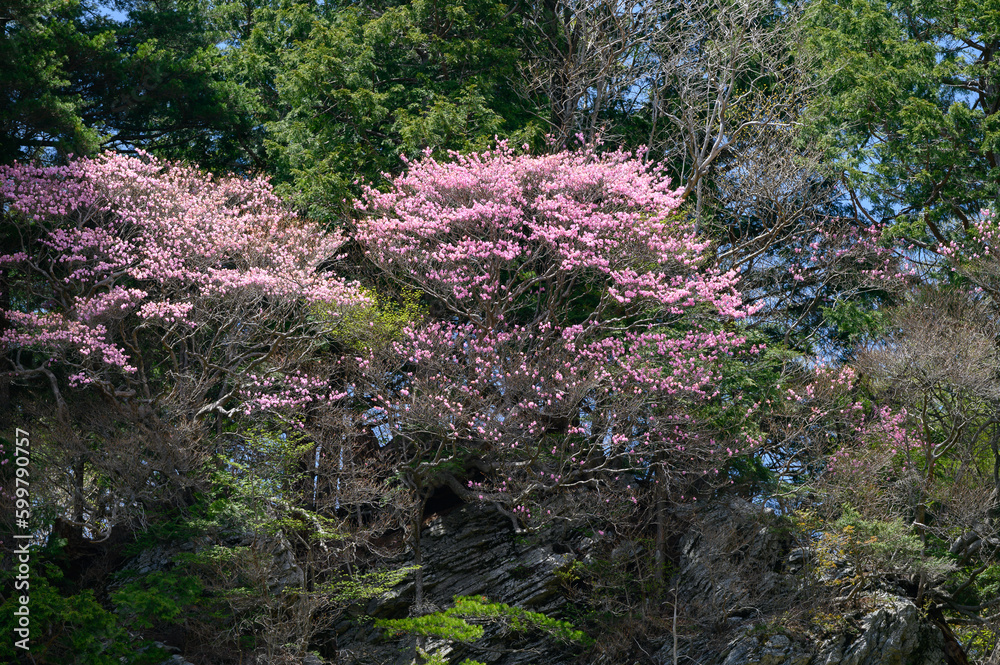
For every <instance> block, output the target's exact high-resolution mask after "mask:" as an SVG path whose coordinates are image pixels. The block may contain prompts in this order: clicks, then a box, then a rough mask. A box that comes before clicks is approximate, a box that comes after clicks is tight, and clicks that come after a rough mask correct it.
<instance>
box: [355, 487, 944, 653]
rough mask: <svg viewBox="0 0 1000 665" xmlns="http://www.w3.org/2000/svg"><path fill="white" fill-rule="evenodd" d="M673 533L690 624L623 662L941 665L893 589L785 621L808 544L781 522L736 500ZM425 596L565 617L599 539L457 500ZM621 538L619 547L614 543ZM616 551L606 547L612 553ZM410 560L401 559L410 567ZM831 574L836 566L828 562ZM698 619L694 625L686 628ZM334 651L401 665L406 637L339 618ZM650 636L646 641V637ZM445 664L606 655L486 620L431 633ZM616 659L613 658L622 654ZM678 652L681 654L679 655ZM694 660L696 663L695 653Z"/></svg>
mask: <svg viewBox="0 0 1000 665" xmlns="http://www.w3.org/2000/svg"><path fill="white" fill-rule="evenodd" d="M690 523H691V524H692V525H693V526H692V527H691V528H690V529H689V531H688V532H686V533H685V534H683V536H682V537H681V538H680V541H679V542H680V545H679V552H678V554H679V564H680V565H679V567H678V568H679V573H678V576H677V579H678V598H679V599H680V603H681V604H680V606H679V607H680V611H681V614H682V615H683V617H684V619H685V621H684V625H685V626H687V628H685V629H684V630H683V631H682V632H683V634H680V635H678V640H677V646H676V653H675V644H674V639H673V635H671V634H669V633H667V632H665V633H664V634H663V635H662V636H661V637H660V638H659V639H658V640H656V643H655V644H654V648H653V649H652V650H650V649H649V648H644V647H643V645H639V644H636V648H635V650H634V653H632V654H630V656H629V661H628V662H629V663H636V664H639V663H642V664H645V663H655V665H672V664H673V663H674V662H698V663H702V664H704V665H939V664H944V663H947V659H946V657H945V655H944V647H943V638H942V635H941V632H940V630H939V629H938V628H937V627H936V626H934V625H933V624H932V623H930V622H929V621H928V620H927V619H926V617H925V616H922V613H921V612H920V610H919V609H918V608H917V607H916V606H915V605H914V604H913V602H912V601H910V600H909V599H907V598H904V597H902V596H901V595H895V594H893V593H888V592H879V593H877V594H872V595H870V596H869V601H868V606H867V608H866V609H863V610H853V616H852V617H851V621H850V622H845V623H844V628H843V631H842V632H840V633H835V634H832V635H826V636H825V637H823V638H822V639H819V638H817V637H816V636H815V635H809V634H803V633H801V632H796V631H794V630H790V631H785V630H784V628H783V627H782V626H781V622H780V619H776V618H775V617H780V616H781V614H782V612H783V611H784V610H790V609H793V608H792V607H782V603H787V602H795V601H796V599H797V598H798V599H800V600H801V598H802V589H803V588H804V585H803V578H802V575H801V568H802V566H803V565H804V564H803V560H804V559H805V558H807V557H808V556H809V553H808V551H806V550H803V549H802V548H799V549H791V548H790V542H789V541H788V540H787V539H786V538H785V537H783V535H782V531H781V528H780V524H779V521H778V520H777V519H776V518H775V517H774V516H773V515H772V514H770V513H768V512H767V511H765V510H762V509H760V508H759V507H757V506H754V505H752V504H749V503H747V502H745V501H741V500H733V501H731V502H730V503H728V504H727V505H718V506H715V507H713V508H710V509H708V510H705V511H703V512H701V513H700V514H698V515H697V516H696V519H692V520H691V522H690ZM422 538H423V540H422V547H423V552H424V561H425V565H424V589H425V597H426V598H427V601H428V602H429V603H430V604H431V608H430V609H434V608H437V609H444V608H446V607H448V606H450V604H451V602H452V598H453V597H454V596H457V595H462V596H468V595H483V596H487V597H488V598H489V599H490V600H493V601H497V602H503V603H507V604H509V605H514V606H517V607H522V608H525V609H530V610H533V611H539V612H545V613H547V614H550V615H553V616H556V617H562V616H563V614H564V610H565V609H566V603H567V599H566V597H565V596H564V595H563V591H564V590H565V589H564V588H563V587H562V586H561V583H560V580H559V577H558V576H557V572H559V571H565V570H568V569H569V568H570V567H571V566H572V565H573V563H574V562H576V561H580V562H583V563H586V562H588V561H589V560H590V558H591V556H592V555H593V552H594V551H595V550H596V548H597V547H598V545H599V543H594V542H593V541H592V540H591V539H590V538H588V537H586V536H584V535H582V534H581V533H579V532H577V531H574V530H573V529H571V528H569V527H562V528H558V527H553V528H550V529H549V530H547V531H544V532H542V533H539V534H534V535H532V536H531V537H525V536H524V535H521V534H517V533H515V531H514V529H513V527H512V525H511V523H510V521H509V520H508V519H507V518H506V517H504V516H503V515H501V514H500V513H498V512H496V511H494V510H492V509H491V508H489V507H486V506H479V505H464V506H461V507H459V508H457V509H455V510H453V511H452V512H450V513H448V514H446V515H444V516H441V517H437V518H436V519H434V520H433V521H432V522H431V523H430V524H429V525H427V527H426V528H425V530H424V532H423V536H422ZM622 547H627V545H625V546H619V548H618V549H621V548H622ZM613 556H614V553H612V557H613ZM410 561H411V559H406V558H404V559H400V560H399V562H398V563H399V564H400V565H406V564H407V563H409V562H410ZM833 574H837V573H836V572H834V573H833ZM413 598H414V582H413V581H412V579H411V580H408V581H406V582H404V583H402V584H400V585H399V586H398V587H396V588H395V589H394V590H393V591H392V592H391V593H389V594H386V595H385V596H383V597H381V598H379V599H376V600H373V601H371V602H370V603H369V604H368V606H367V607H366V608H364V609H363V610H362V609H361V608H358V609H356V611H355V612H354V614H355V615H361V614H367V615H369V616H373V617H378V618H401V617H405V616H407V613H408V612H409V608H410V604H411V603H412V601H413ZM694 625H697V626H701V628H699V629H695V630H692V626H694ZM338 632H339V633H340V634H339V643H340V646H341V651H340V653H341V660H342V661H343V662H350V663H359V664H361V663H370V664H373V665H374V664H379V665H388V664H390V663H391V664H392V665H405V664H408V663H410V662H412V660H413V654H414V650H413V640H412V639H410V640H405V639H403V640H396V641H390V642H387V641H386V640H385V639H384V636H383V634H382V631H380V630H379V629H377V628H375V627H374V626H372V625H371V624H370V623H368V624H365V623H364V622H360V623H359V622H357V621H354V620H345V621H343V622H342V623H341V624H340V626H339V627H338ZM648 646H649V645H646V647H648ZM426 647H427V648H428V649H429V650H437V651H438V652H439V653H442V654H444V655H446V656H447V658H448V660H449V662H451V663H461V662H462V661H463V660H464V659H466V658H473V659H475V660H478V661H481V662H484V663H488V664H489V665H527V664H528V663H545V664H551V665H560V664H562V663H567V664H568V663H606V664H607V665H626V664H625V663H624V662H622V663H619V662H615V663H611V661H610V660H608V659H607V657H604V656H602V655H601V653H600V649H599V648H598V649H595V650H593V651H590V650H581V649H573V648H571V647H567V646H566V645H564V644H559V643H555V642H553V641H552V640H549V639H546V638H541V637H535V638H528V637H523V636H519V635H517V634H511V633H503V632H500V631H499V630H496V629H494V630H487V633H486V635H485V637H484V638H483V639H482V640H480V641H479V642H477V643H476V644H474V645H455V644H446V643H434V642H433V641H431V642H429V643H428V644H427V645H426ZM619 657H620V656H619ZM675 657H676V659H677V660H676V661H675ZM692 659H693V661H692Z"/></svg>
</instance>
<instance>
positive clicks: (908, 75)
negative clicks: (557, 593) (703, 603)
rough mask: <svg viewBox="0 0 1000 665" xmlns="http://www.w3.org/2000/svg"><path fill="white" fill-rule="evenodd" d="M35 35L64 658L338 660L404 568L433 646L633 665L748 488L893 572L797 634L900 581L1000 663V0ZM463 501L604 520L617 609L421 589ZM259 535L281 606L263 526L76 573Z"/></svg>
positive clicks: (463, 11)
mask: <svg viewBox="0 0 1000 665" xmlns="http://www.w3.org/2000/svg"><path fill="white" fill-rule="evenodd" d="M0 20H2V21H3V33H2V37H0V39H2V47H0V53H2V58H3V63H2V64H3V66H2V67H0V90H2V91H3V92H2V98H3V99H4V104H3V106H2V108H0V162H2V164H4V166H3V170H2V171H0V178H2V182H0V190H2V195H3V197H4V207H3V209H2V213H0V214H2V215H3V225H2V231H0V243H2V247H0V253H2V256H0V343H2V344H3V348H2V352H3V357H2V362H3V368H2V369H3V374H2V375H0V419H2V423H3V428H2V429H3V431H2V432H0V436H2V437H3V438H2V439H0V444H2V446H3V449H2V451H0V458H2V459H0V479H2V480H3V488H4V490H3V491H4V494H3V495H2V505H3V513H2V515H0V522H2V523H4V524H5V531H7V532H9V533H11V534H13V533H14V532H16V531H17V528H15V527H16V526H17V525H16V524H15V522H14V516H15V515H16V514H17V512H16V511H17V510H18V509H19V504H18V500H19V499H24V500H25V501H27V502H28V506H29V510H28V512H29V513H30V519H31V525H30V531H31V532H32V533H35V534H37V538H36V540H37V542H35V550H34V551H35V554H34V555H33V561H34V562H35V563H34V564H33V566H34V567H33V578H32V582H31V584H32V587H31V588H32V599H33V602H34V603H35V604H34V605H33V606H32V613H33V621H34V622H35V623H34V624H33V626H34V627H35V628H34V629H35V630H37V631H38V633H37V634H38V635H40V636H44V637H40V638H39V640H38V642H35V643H34V644H35V647H34V650H33V652H32V657H33V658H34V660H33V661H31V662H38V663H43V662H44V663H48V662H80V663H104V662H108V663H111V662H123V661H121V660H120V659H121V658H125V659H126V661H127V662H158V661H157V660H156V659H157V658H160V657H161V656H162V655H163V654H162V653H159V652H158V651H157V650H156V649H155V648H150V646H149V645H150V642H149V640H150V639H151V636H156V635H162V634H167V633H168V632H169V631H170V630H175V629H176V628H177V626H183V630H184V631H185V634H187V635H188V636H189V637H188V638H186V639H189V640H190V641H191V643H192V644H199V645H201V646H199V647H197V648H195V650H194V651H192V653H193V654H198V655H200V656H201V657H204V658H205V659H207V660H206V661H205V662H229V660H232V662H244V661H245V660H246V659H247V658H250V657H255V658H258V659H259V662H268V663H274V662H281V659H283V658H284V659H287V660H288V662H301V659H302V658H303V657H305V654H307V653H309V652H316V653H320V655H321V656H323V657H327V658H332V657H333V656H334V655H335V654H334V653H332V652H330V653H327V652H328V651H330V649H331V648H330V647H328V646H324V643H323V641H322V636H323V635H324V631H327V629H328V627H329V625H330V624H331V623H332V622H333V621H334V620H335V619H337V620H339V617H342V616H344V613H345V612H347V610H348V608H350V607H351V606H352V603H356V602H357V601H358V599H359V598H368V597H372V596H374V595H377V594H378V593H379V592H381V591H383V590H384V589H385V588H387V587H389V586H391V585H392V584H394V583H395V582H396V581H398V580H399V579H402V578H403V577H405V576H412V577H415V579H416V589H417V591H416V596H415V598H414V601H413V609H412V610H411V617H410V618H409V619H407V620H402V621H401V622H398V623H396V624H391V625H390V626H389V627H390V628H392V629H393V630H400V631H404V632H405V631H409V632H411V633H414V634H417V635H421V636H422V637H421V638H420V639H418V640H417V642H416V645H415V647H416V648H417V649H418V650H419V649H422V648H423V646H425V642H424V641H423V640H424V639H425V638H426V637H427V636H439V637H440V636H442V635H444V636H446V637H448V638H449V639H455V640H459V641H461V640H466V641H474V639H475V638H476V637H477V634H476V631H475V630H473V628H475V627H476V626H478V624H479V623H483V622H489V621H498V620H499V621H501V622H505V625H507V626H508V627H510V626H511V625H522V626H523V625H524V624H527V625H529V626H531V627H532V629H533V630H540V631H543V632H544V631H548V632H550V633H551V634H552V635H553V636H554V637H553V639H566V640H567V641H568V642H570V643H573V644H575V646H573V647H569V646H568V647H567V649H570V648H572V649H578V650H580V652H581V654H583V655H582V656H581V657H582V658H584V659H588V658H589V659H594V658H596V657H598V655H600V654H604V655H605V656H608V657H612V658H613V657H614V656H613V654H614V649H616V648H625V647H623V646H622V642H626V643H627V642H628V641H629V640H630V639H633V638H634V639H635V640H636V643H637V644H641V643H642V640H644V639H645V637H646V636H647V635H650V634H653V633H656V632H658V631H659V632H660V633H663V632H664V631H666V632H670V631H674V632H676V630H677V616H678V614H680V615H681V617H682V623H683V619H684V611H685V610H684V607H683V604H682V603H678V601H677V598H676V595H673V594H672V590H676V585H677V580H676V578H675V574H676V568H675V564H676V562H677V552H676V551H675V548H676V538H675V535H676V534H677V533H679V532H681V531H682V530H683V529H684V528H685V527H684V525H685V524H690V522H691V520H694V519H696V518H695V517H692V515H695V514H696V512H697V511H696V509H695V504H698V503H699V502H700V503H701V504H702V505H706V504H711V503H713V502H719V501H724V500H728V499H730V498H732V497H742V498H744V499H746V500H748V501H749V502H751V503H752V504H754V505H758V506H766V507H768V508H770V509H771V510H773V512H774V513H775V514H777V515H778V516H779V517H780V518H781V519H783V520H784V521H785V523H786V524H787V527H788V533H789V534H791V535H790V536H789V537H790V538H792V539H793V540H794V541H795V542H798V543H800V544H802V545H808V546H811V547H816V548H817V551H821V552H827V553H828V555H829V558H830V559H831V560H833V559H838V560H839V559H846V560H849V561H850V562H851V567H852V570H853V571H854V574H853V575H852V576H850V577H849V578H847V579H844V578H841V579H840V580H838V581H836V582H835V583H833V582H829V580H827V581H822V580H821V577H822V575H820V574H819V573H816V577H815V579H812V580H811V582H810V583H811V584H813V587H811V588H813V591H814V592H813V593H812V595H810V596H809V601H808V603H806V602H805V601H801V599H800V600H799V601H796V602H797V603H798V604H797V605H796V604H792V605H790V606H789V607H790V608H792V609H794V610H795V611H794V612H792V614H789V615H786V616H785V618H784V619H783V621H786V622H789V623H795V622H798V623H800V624H803V625H808V624H810V622H812V624H817V622H819V623H822V622H823V621H826V619H821V618H817V617H829V616H838V615H843V614H846V613H847V611H848V610H847V609H846V608H848V607H854V606H856V605H857V604H858V603H863V602H864V599H865V597H866V594H868V593H870V592H873V590H874V589H876V588H878V585H879V584H880V583H881V582H884V581H885V580H891V581H892V582H893V583H894V584H898V585H901V588H903V589H905V590H906V592H907V593H908V594H909V595H910V596H911V597H912V599H913V600H914V602H915V603H917V604H918V605H919V606H920V607H921V608H923V609H924V610H925V611H926V612H927V614H928V616H931V617H933V619H934V620H935V621H937V622H939V623H941V624H943V625H944V626H945V629H946V630H947V631H949V632H951V633H952V634H953V635H954V636H955V643H956V644H959V645H960V646H961V648H962V650H963V652H964V655H965V656H967V657H968V658H969V659H970V662H971V661H980V662H987V659H989V658H990V657H991V656H992V657H993V658H994V659H995V658H997V657H998V653H1000V652H998V651H997V648H998V647H997V644H998V639H1000V623H998V621H1000V614H998V603H1000V600H998V598H1000V559H998V556H1000V554H998V552H1000V550H998V548H1000V537H998V535H1000V534H998V533H997V517H998V511H1000V354H998V348H997V343H998V334H1000V262H998V259H997V256H996V240H997V238H998V236H1000V223H998V221H997V217H996V215H995V214H994V213H993V212H991V211H992V210H993V209H995V208H996V206H997V205H1000V170H998V164H997V147H998V146H997V144H998V142H1000V115H998V111H1000V72H998V70H997V65H996V63H995V60H994V59H995V54H996V51H997V48H998V46H1000V5H998V4H997V3H996V2H993V1H992V0H991V1H989V2H975V3H973V2H966V1H964V0H962V1H960V2H953V1H949V2H943V1H941V2H938V1H935V0H929V1H924V2H916V1H912V2H899V3H884V2H883V3H880V2H871V1H868V0H851V1H848V0H844V1H833V0H816V1H814V2H803V3H794V2H767V1H764V0H704V1H702V2H698V3H689V2H671V1H670V0H651V1H640V0H621V1H619V2H598V1H596V0H594V1H590V2H566V1H563V0H543V1H539V2H531V1H526V2H513V3H502V2H492V1H491V0H471V1H469V2H462V1H460V0H436V1H430V0H413V1H412V2H384V3H383V2H367V1H366V2H355V3H342V4H337V3H310V2H256V1H246V2H228V3H227V2H195V1H192V2H174V1H171V0H168V1H164V2H121V3H115V4H113V5H98V4H94V3H88V2H75V1H73V0H68V1H61V0H56V1H48V0H45V1H38V2H35V1H26V2H9V1H7V0H4V2H3V3H2V4H0ZM212 174H215V175H212ZM219 174H222V175H219ZM268 183H270V184H268ZM539 377H542V380H539ZM545 380H548V381H549V384H548V385H544V384H545ZM15 428H21V429H22V430H23V431H25V432H29V433H30V445H31V467H30V478H31V493H30V499H27V498H26V497H22V496H21V495H19V494H17V492H16V487H15V485H16V482H15V481H16V478H17V473H18V472H17V468H18V467H17V464H16V462H15V460H16V458H17V457H18V452H17V449H18V445H16V444H17V437H15V435H14V432H15ZM445 488H447V491H448V492H449V493H450V494H449V496H453V497H454V498H455V500H458V501H463V502H483V503H486V504H490V505H492V506H493V507H494V508H495V509H496V510H497V511H499V512H500V513H501V514H503V515H506V516H507V517H508V518H509V520H510V522H511V524H512V528H514V529H515V530H516V531H517V532H518V533H519V534H522V535H523V537H526V538H527V537H531V534H534V533H539V532H540V531H541V530H544V529H545V528H546V525H549V524H551V523H553V522H554V521H558V520H561V519H570V520H573V523H574V524H575V525H576V527H575V528H579V529H582V530H584V531H586V532H587V533H588V534H589V536H590V537H592V538H593V539H594V540H595V541H597V542H598V543H599V546H600V548H601V551H602V552H604V553H605V555H606V556H605V557H604V558H599V564H600V565H598V564H594V565H591V566H589V567H587V566H582V567H580V568H575V569H574V570H573V571H571V573H567V579H566V580H565V583H566V584H567V585H569V586H572V587H573V588H574V589H576V591H577V595H576V596H574V598H575V600H574V601H573V602H574V607H575V608H576V613H575V615H574V624H575V628H576V629H580V630H582V631H583V633H576V632H574V629H571V628H569V627H567V625H566V624H563V623H561V621H563V620H565V619H566V618H567V617H565V616H562V617H557V618H546V617H540V616H531V617H527V615H525V614H524V610H518V609H517V608H510V607H506V606H499V605H495V604H494V605H490V604H486V605H482V606H479V605H474V604H470V603H471V601H468V600H466V601H462V602H459V603H458V605H456V607H455V608H452V609H451V610H447V611H444V612H443V611H442V610H441V608H430V607H425V606H424V604H423V598H422V595H421V593H422V592H421V583H420V576H421V573H420V568H419V566H420V564H421V559H420V531H421V525H422V524H423V520H424V518H425V517H426V516H427V507H428V505H431V504H434V502H435V501H440V500H441V497H442V496H443V495H444V492H445ZM435 497H437V499H435ZM233 529H243V530H244V531H248V532H251V533H255V534H265V533H267V534H270V536H271V537H272V538H273V537H278V536H277V534H281V535H280V537H281V538H285V539H287V542H288V544H289V548H290V551H292V552H294V556H295V557H296V560H297V561H298V562H299V564H300V565H301V566H302V568H303V570H305V571H306V572H305V577H304V579H303V580H301V581H300V582H299V583H298V584H297V585H293V586H292V587H286V588H284V589H283V590H280V592H274V590H273V589H272V588H271V587H270V585H269V582H268V575H269V574H271V572H273V571H272V568H273V565H274V561H273V559H274V557H273V556H272V553H271V552H269V551H268V550H267V549H266V548H264V547H262V546H259V545H258V541H257V540H254V542H253V543H252V544H249V545H239V546H233V545H232V544H230V545H228V546H222V545H219V546H216V547H214V548H211V549H208V550H204V551H202V552H200V553H198V554H197V555H194V554H192V555H191V556H190V557H189V558H188V559H186V560H184V561H182V562H178V564H177V565H176V566H175V567H174V568H173V569H171V571H168V572H163V571H160V572H157V573H152V574H149V575H145V576H140V577H136V578H129V580H130V581H128V582H127V583H122V584H119V585H118V586H117V587H115V588H114V589H113V590H109V587H108V580H107V579H105V578H104V577H101V576H98V575H93V574H92V575H90V576H87V575H83V574H82V573H81V571H80V570H79V569H78V568H75V567H74V564H73V563H72V562H73V561H74V558H73V557H74V556H75V552H77V551H83V550H85V549H86V548H87V547H96V546H97V544H100V543H102V542H116V543H118V544H119V545H120V547H121V548H131V549H128V551H129V552H133V553H135V552H138V551H141V549H142V548H143V547H151V546H152V545H154V544H155V543H158V542H169V541H171V540H172V539H173V540H177V539H180V540H184V539H192V538H200V537H207V536H206V534H209V535H210V536H213V537H214V535H217V534H219V533H225V532H228V531H232V530H233ZM266 540H267V539H266V538H262V539H261V540H260V542H264V541H266ZM626 542H627V543H630V545H629V546H630V547H631V548H633V549H631V550H630V551H632V552H634V553H635V556H634V557H631V558H630V559H629V560H628V561H627V562H625V563H623V562H622V561H621V560H617V559H614V558H613V557H612V556H611V553H612V552H613V551H616V548H619V547H620V546H621V544H622V543H626ZM4 547H5V548H6V549H5V550H4V556H5V557H6V558H5V559H4V561H5V564H4V566H3V571H4V574H7V571H13V570H14V566H13V565H7V562H8V561H13V559H12V558H11V556H12V555H11V552H12V550H13V540H12V539H9V538H7V537H6V536H5V539H4ZM403 548H406V549H408V550H410V551H412V552H413V556H414V563H415V565H416V568H415V569H413V568H406V569H401V568H399V567H398V566H394V565H390V561H394V559H392V558H391V557H392V556H393V554H394V553H396V552H398V551H399V550H400V549H403ZM824 556H826V555H824ZM820 558H822V556H821V557H820ZM720 565H724V564H720ZM232 571H237V572H232ZM107 572H110V571H107ZM13 581H14V580H13V574H12V573H11V576H10V579H8V580H7V581H6V583H8V584H10V585H13ZM636 590H638V591H636ZM3 593H4V596H2V597H0V600H2V601H3V602H2V603H0V612H2V614H0V625H2V626H4V632H5V634H11V631H12V630H13V627H14V624H10V627H9V629H8V624H7V623H4V622H6V621H8V620H10V619H11V617H12V616H13V609H14V608H15V606H16V594H13V592H10V593H8V591H7V590H6V589H5V590H4V592H3ZM800 601H801V602H800ZM463 602H464V604H462V603H463ZM796 608H797V609H796ZM8 610H10V611H8ZM448 612H451V613H450V614H449V613H448ZM150 617H152V618H150ZM463 617H464V618H463ZM359 620H363V619H359ZM470 622H471V623H470ZM477 622H478V623H477ZM683 625H684V626H685V630H688V631H698V630H704V629H705V626H704V625H702V624H699V623H698V622H697V621H695V620H694V619H691V621H690V622H689V623H686V624H683ZM463 631H465V632H463ZM468 631H471V632H468ZM479 634H481V631H480V633H479ZM584 634H586V635H584ZM624 635H627V637H628V639H622V636H624ZM587 636H589V637H587ZM5 640H6V638H5ZM4 649H9V651H4ZM334 651H335V650H334ZM0 654H2V655H3V656H4V657H5V658H7V657H10V658H15V657H17V658H20V657H23V656H24V654H21V653H19V652H15V651H14V650H13V648H12V647H10V645H8V644H7V642H6V641H5V642H4V643H3V644H0ZM608 654H611V655H610V656H609V655H608ZM188 657H189V658H193V657H195V656H192V655H191V654H188ZM420 657H421V658H423V657H424V656H420ZM428 657H429V656H428ZM144 659H145V660H144ZM227 659H228V660H227ZM612 662H614V661H612ZM990 662H993V661H990Z"/></svg>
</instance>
